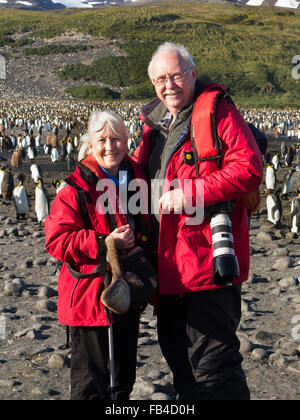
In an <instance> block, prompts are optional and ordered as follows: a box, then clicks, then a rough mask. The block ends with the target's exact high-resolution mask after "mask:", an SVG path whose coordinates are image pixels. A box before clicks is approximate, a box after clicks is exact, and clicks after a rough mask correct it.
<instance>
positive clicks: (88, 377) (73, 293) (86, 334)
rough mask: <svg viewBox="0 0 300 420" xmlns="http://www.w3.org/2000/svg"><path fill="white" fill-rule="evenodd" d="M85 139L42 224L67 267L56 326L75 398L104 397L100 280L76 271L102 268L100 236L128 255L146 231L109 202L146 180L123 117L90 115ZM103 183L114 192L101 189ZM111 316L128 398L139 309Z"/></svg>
mask: <svg viewBox="0 0 300 420" xmlns="http://www.w3.org/2000/svg"><path fill="white" fill-rule="evenodd" d="M85 138H86V141H87V143H88V146H89V148H90V153H89V155H88V156H87V157H86V158H84V159H83V160H82V161H80V163H79V164H78V166H77V167H76V170H75V172H74V173H73V174H72V175H70V176H69V177H68V178H67V179H66V182H67V184H68V185H67V186H66V187H65V188H64V189H62V190H61V191H60V192H59V193H58V195H57V196H56V198H55V200H54V202H53V205H52V209H51V214H50V216H49V217H48V218H47V219H46V221H45V240H46V249H47V251H48V252H49V253H50V254H51V255H52V256H53V257H54V258H56V259H57V260H60V261H63V262H64V264H63V266H62V269H61V273H60V276H59V280H58V293H59V298H58V317H59V322H60V324H64V325H67V326H70V334H71V340H72V362H71V399H72V400H75V399H76V400H86V399H89V400H90V399H108V398H109V392H108V391H109V371H108V327H107V326H108V319H107V317H106V312H105V310H104V307H103V305H102V303H101V301H100V296H101V293H102V291H103V290H104V277H103V276H101V275H99V273H97V272H96V273H95V274H94V275H93V274H91V275H90V276H89V277H85V278H78V277H76V275H74V273H92V272H93V270H94V269H95V268H96V267H97V266H98V265H99V264H100V263H101V255H102V249H101V247H103V245H102V243H103V242H101V241H99V238H100V237H103V236H107V235H109V234H112V235H113V237H114V239H115V244H116V247H117V248H118V249H119V250H122V251H123V252H126V251H129V250H130V249H132V248H133V246H134V245H135V240H136V238H137V235H139V234H140V233H141V230H142V228H145V226H149V227H150V222H149V216H147V215H145V214H135V215H131V214H124V211H121V210H120V208H123V209H124V204H127V203H122V204H123V206H121V205H115V204H114V201H115V199H116V202H117V204H120V201H121V198H120V197H121V194H119V191H120V183H123V184H124V182H127V183H128V182H129V181H130V180H132V179H143V178H144V177H143V174H142V173H141V171H140V169H139V167H138V165H137V164H136V163H135V162H133V161H132V160H131V159H130V158H129V157H128V156H127V155H126V150H127V140H128V137H127V129H126V126H125V124H124V122H123V121H122V119H121V118H120V117H119V116H118V115H117V114H115V113H113V112H108V111H105V112H98V111H97V112H93V113H92V115H91V117H90V121H89V124H88V131H87V134H86V136H85ZM120 171H122V176H119V172H120ZM124 174H125V175H127V176H126V177H125V180H124ZM126 178H127V179H126ZM108 180H109V181H110V182H111V184H109V183H108V182H107V181H108ZM101 185H113V186H115V188H111V190H110V188H108V190H107V189H106V190H105V188H102V187H101ZM127 186H128V184H127V185H126V188H127ZM123 187H124V185H123ZM104 195H105V196H107V197H108V202H109V204H110V208H111V209H114V210H113V213H114V214H113V219H114V225H112V222H111V217H110V216H109V214H108V213H107V211H106V212H105V211H103V205H104V204H105V203H104V202H105V200H102V201H101V197H102V196H104ZM128 196H130V194H129V193H128ZM106 201H107V200H106ZM101 202H102V205H101V204H99V203H101ZM126 207H127V206H126ZM126 207H125V208H126ZM128 207H130V206H128ZM141 213H142V212H141ZM71 273H72V274H71ZM113 318H114V319H113V334H114V347H115V372H116V378H115V379H116V387H115V396H116V399H118V400H126V399H129V396H130V393H131V391H132V388H133V385H134V382H135V371H136V352H137V339H138V329H139V312H138V311H133V310H129V311H128V312H127V313H126V314H124V315H114V316H113Z"/></svg>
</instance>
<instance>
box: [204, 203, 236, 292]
mask: <svg viewBox="0 0 300 420" xmlns="http://www.w3.org/2000/svg"><path fill="white" fill-rule="evenodd" d="M231 211H232V203H231V202H229V201H228V202H224V203H219V204H217V205H215V206H213V208H211V209H210V213H211V221H210V228H211V235H212V248H213V278H214V282H215V284H216V285H218V286H230V285H231V284H232V283H233V280H234V278H235V277H239V276H240V270H239V263H238V260H237V257H236V255H235V251H234V241H233V235H232V229H231V220H230V217H229V214H230V212H231Z"/></svg>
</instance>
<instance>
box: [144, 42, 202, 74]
mask: <svg viewBox="0 0 300 420" xmlns="http://www.w3.org/2000/svg"><path fill="white" fill-rule="evenodd" d="M165 51H177V53H178V54H179V56H180V57H181V58H182V60H184V61H186V62H187V63H188V64H190V65H191V66H192V67H195V62H194V60H193V57H192V55H191V53H190V52H189V51H188V49H187V48H186V47H185V46H184V45H180V44H174V43H173V42H164V43H163V44H161V45H160V46H159V47H158V48H157V50H156V51H155V52H154V54H153V55H152V58H151V61H150V63H149V66H148V75H149V77H150V79H152V66H153V62H154V61H155V59H156V58H157V56H158V55H159V54H160V53H162V52H165Z"/></svg>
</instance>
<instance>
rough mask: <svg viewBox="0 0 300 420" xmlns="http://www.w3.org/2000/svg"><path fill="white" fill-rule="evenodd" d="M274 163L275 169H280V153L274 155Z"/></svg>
mask: <svg viewBox="0 0 300 420" xmlns="http://www.w3.org/2000/svg"><path fill="white" fill-rule="evenodd" d="M272 164H273V167H274V169H275V171H278V169H279V167H280V160H279V154H278V153H277V154H276V155H274V156H273V158H272Z"/></svg>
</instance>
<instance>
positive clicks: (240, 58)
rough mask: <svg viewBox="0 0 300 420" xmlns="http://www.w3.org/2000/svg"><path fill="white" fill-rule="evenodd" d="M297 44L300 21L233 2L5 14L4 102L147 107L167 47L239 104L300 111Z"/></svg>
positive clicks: (294, 15)
mask: <svg viewBox="0 0 300 420" xmlns="http://www.w3.org/2000/svg"><path fill="white" fill-rule="evenodd" d="M299 39H300V27H299V13H298V12H296V11H292V10H283V9H281V10H278V9H273V8H270V7H268V8H267V7H256V8H254V7H248V6H244V7H240V6H238V5H233V4H230V3H189V2H170V3H169V4H168V7H167V8H166V5H165V3H161V4H158V3H155V6H154V5H151V4H149V5H147V6H145V7H141V6H139V7H116V8H100V9H93V10H81V9H77V10H70V9H63V10H55V11H47V12H33V11H26V12H25V11H18V10H14V11H12V10H2V11H1V13H0V55H2V56H4V57H5V59H6V63H7V72H6V73H7V78H6V80H4V81H2V82H1V83H0V85H1V89H0V95H1V96H6V97H10V96H13V97H14V96H18V97H28V96H29V97H55V96H57V97H66V96H68V95H72V96H73V97H79V98H85V99H95V98H96V97H97V96H99V97H100V96H105V97H106V98H107V97H111V98H115V97H121V99H130V100H132V99H146V98H149V97H152V96H153V95H154V90H153V86H152V84H151V83H150V82H149V80H148V77H147V65H148V63H149V60H150V58H151V55H152V53H153V52H154V50H155V49H156V47H157V46H158V45H159V44H160V43H162V42H164V41H167V40H168V41H173V42H177V43H182V44H184V45H186V46H187V47H188V49H189V50H190V51H191V52H192V54H193V56H194V59H195V62H196V65H197V67H198V71H199V77H200V78H201V80H203V81H205V82H218V83H223V84H224V85H227V86H229V87H230V88H231V92H232V94H233V95H234V100H235V102H236V103H237V104H239V105H243V106H257V107H262V106H271V107H298V108H300V99H299V98H300V63H299V62H300V58H299ZM100 87H102V88H103V89H100ZM104 88H105V89H107V88H109V89H110V91H109V90H104ZM65 89H68V90H67V91H65Z"/></svg>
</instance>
